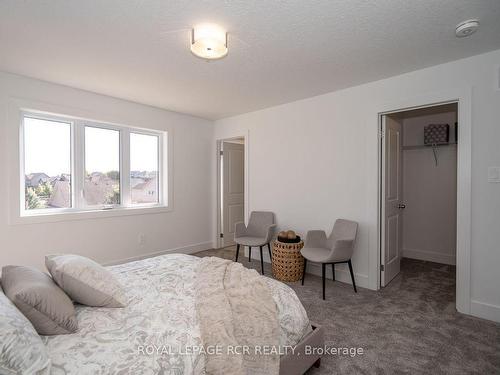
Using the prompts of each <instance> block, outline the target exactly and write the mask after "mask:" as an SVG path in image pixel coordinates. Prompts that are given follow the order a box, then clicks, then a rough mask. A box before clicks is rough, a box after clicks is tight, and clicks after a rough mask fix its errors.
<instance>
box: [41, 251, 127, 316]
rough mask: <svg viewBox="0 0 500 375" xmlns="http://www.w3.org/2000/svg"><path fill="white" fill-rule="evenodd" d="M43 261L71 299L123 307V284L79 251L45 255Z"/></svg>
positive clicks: (88, 303)
mask: <svg viewBox="0 0 500 375" xmlns="http://www.w3.org/2000/svg"><path fill="white" fill-rule="evenodd" d="M45 265H46V266H47V269H48V270H49V272H50V274H51V275H52V278H53V279H54V281H55V282H56V283H57V284H58V285H59V286H60V287H61V288H62V289H63V290H64V291H65V292H66V293H67V294H68V295H69V296H70V297H71V298H73V300H74V301H76V302H78V303H81V304H82V305H87V306H95V307H124V306H125V305H126V304H127V298H126V295H125V292H124V290H123V286H122V285H121V284H120V283H119V282H118V280H116V278H115V277H114V276H113V274H112V273H111V272H109V271H108V270H107V269H106V268H104V267H103V266H101V265H100V264H98V263H96V262H94V261H93V260H92V259H89V258H85V257H82V256H80V255H71V254H63V255H47V256H46V257H45Z"/></svg>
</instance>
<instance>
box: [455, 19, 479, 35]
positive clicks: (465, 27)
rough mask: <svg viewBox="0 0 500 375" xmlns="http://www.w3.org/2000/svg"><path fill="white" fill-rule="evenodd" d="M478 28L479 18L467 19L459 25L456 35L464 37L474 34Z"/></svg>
mask: <svg viewBox="0 0 500 375" xmlns="http://www.w3.org/2000/svg"><path fill="white" fill-rule="evenodd" d="M477 29H479V21H478V20H467V21H464V22H462V23H459V24H458V25H457V28H456V29H455V35H456V36H457V38H463V37H465V36H469V35H471V34H474V33H475V32H476V31H477Z"/></svg>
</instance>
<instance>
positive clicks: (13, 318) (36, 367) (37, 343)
mask: <svg viewBox="0 0 500 375" xmlns="http://www.w3.org/2000/svg"><path fill="white" fill-rule="evenodd" d="M49 371H50V359H49V355H48V354H47V350H46V347H45V345H44V344H43V342H42V339H41V338H40V336H38V334H37V333H36V331H35V328H33V325H32V324H31V323H30V322H29V320H28V319H26V317H25V316H24V315H23V314H22V313H21V312H20V311H19V310H18V309H17V308H16V306H14V304H13V303H12V302H11V301H10V300H9V299H8V298H7V297H6V296H5V294H3V291H2V289H1V288H0V374H35V373H36V374H48V373H49Z"/></svg>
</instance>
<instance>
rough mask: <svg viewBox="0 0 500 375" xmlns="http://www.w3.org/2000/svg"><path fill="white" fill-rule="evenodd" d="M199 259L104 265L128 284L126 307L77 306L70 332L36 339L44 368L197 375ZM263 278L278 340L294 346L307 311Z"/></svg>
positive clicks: (200, 367) (201, 359)
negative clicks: (43, 350) (44, 354)
mask: <svg viewBox="0 0 500 375" xmlns="http://www.w3.org/2000/svg"><path fill="white" fill-rule="evenodd" d="M199 262H200V258H197V257H193V256H189V255H183V254H172V255H163V256H159V257H155V258H149V259H145V260H141V261H137V262H131V263H126V264H123V265H118V266H112V267H109V269H110V270H111V271H112V272H113V273H114V274H115V275H116V277H117V278H118V279H119V280H120V281H121V282H122V284H123V285H124V286H125V289H126V290H127V293H128V298H129V304H128V306H127V307H125V308H96V307H86V306H79V305H77V306H76V313H77V318H78V324H79V330H78V332H77V333H75V334H70V335H59V336H46V337H43V340H44V342H45V343H46V345H47V349H48V352H49V356H50V357H51V360H52V372H51V373H52V374H55V375H57V374H163V375H181V374H203V373H204V365H205V356H204V354H203V353H200V352H198V351H197V349H199V348H200V347H201V338H200V328H199V322H198V320H197V316H196V310H195V291H194V282H195V276H196V272H197V268H198V263H199ZM265 280H266V282H267V284H268V286H269V287H270V289H271V292H272V296H273V299H274V301H275V302H276V305H277V310H278V320H279V322H280V328H281V329H280V345H283V346H285V345H295V344H297V343H298V342H299V341H300V339H301V338H302V337H303V336H304V335H305V334H307V333H309V332H310V331H311V325H310V323H309V319H308V318H307V314H306V312H305V310H304V308H303V306H302V304H301V303H300V301H299V300H298V298H297V296H296V294H295V292H294V291H293V290H292V289H291V288H289V287H288V286H287V285H285V284H282V283H280V282H277V281H275V280H272V279H269V278H265ZM189 351H192V352H189Z"/></svg>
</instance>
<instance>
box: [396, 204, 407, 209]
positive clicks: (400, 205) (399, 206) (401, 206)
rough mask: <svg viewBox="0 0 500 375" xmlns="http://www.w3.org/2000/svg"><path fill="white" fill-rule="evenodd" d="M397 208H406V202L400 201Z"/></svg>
mask: <svg viewBox="0 0 500 375" xmlns="http://www.w3.org/2000/svg"><path fill="white" fill-rule="evenodd" d="M398 208H399V209H400V210H403V209H405V208H406V204H402V203H400V204H398Z"/></svg>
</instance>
